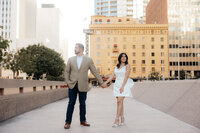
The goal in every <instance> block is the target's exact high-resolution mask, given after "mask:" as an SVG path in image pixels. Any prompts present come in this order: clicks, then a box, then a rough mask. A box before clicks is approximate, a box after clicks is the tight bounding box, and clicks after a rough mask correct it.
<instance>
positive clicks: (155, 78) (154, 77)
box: [149, 72, 161, 80]
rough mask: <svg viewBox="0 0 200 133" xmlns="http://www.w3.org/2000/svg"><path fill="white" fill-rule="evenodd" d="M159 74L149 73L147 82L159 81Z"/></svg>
mask: <svg viewBox="0 0 200 133" xmlns="http://www.w3.org/2000/svg"><path fill="white" fill-rule="evenodd" d="M160 77H161V76H160V73H159V72H151V74H150V75H149V80H159V79H160Z"/></svg>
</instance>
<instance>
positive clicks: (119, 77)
mask: <svg viewBox="0 0 200 133" xmlns="http://www.w3.org/2000/svg"><path fill="white" fill-rule="evenodd" d="M114 73H115V76H116V80H115V83H114V88H113V93H114V96H115V97H120V96H121V97H132V93H131V88H132V87H133V85H134V82H133V80H132V79H130V78H128V80H127V82H126V84H125V86H124V91H123V92H122V93H120V88H121V86H122V84H123V82H124V78H125V74H126V66H123V67H122V68H120V69H118V68H117V67H115V70H114Z"/></svg>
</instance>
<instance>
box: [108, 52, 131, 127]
mask: <svg viewBox="0 0 200 133" xmlns="http://www.w3.org/2000/svg"><path fill="white" fill-rule="evenodd" d="M129 75H130V65H129V64H128V56H127V54H126V53H121V54H120V55H119V57H118V64H117V66H116V67H115V69H114V72H113V74H112V75H111V76H110V77H109V79H108V80H107V81H106V82H105V83H106V84H107V83H108V82H110V81H111V80H112V79H113V77H114V76H116V80H115V84H114V89H113V92H114V96H115V97H116V99H117V114H116V118H115V121H114V124H113V126H112V127H118V126H123V125H124V98H125V97H132V93H131V88H132V87H133V84H134V83H133V80H131V79H130V78H129Z"/></svg>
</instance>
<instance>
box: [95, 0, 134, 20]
mask: <svg viewBox="0 0 200 133" xmlns="http://www.w3.org/2000/svg"><path fill="white" fill-rule="evenodd" d="M95 15H103V16H118V17H125V16H130V17H132V16H133V0H95Z"/></svg>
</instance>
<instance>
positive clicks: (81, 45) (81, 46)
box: [76, 43, 84, 51]
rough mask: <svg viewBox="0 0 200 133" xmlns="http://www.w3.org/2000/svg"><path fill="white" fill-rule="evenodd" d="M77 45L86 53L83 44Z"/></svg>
mask: <svg viewBox="0 0 200 133" xmlns="http://www.w3.org/2000/svg"><path fill="white" fill-rule="evenodd" d="M76 45H77V46H78V47H79V48H82V49H83V51H84V45H83V44H82V43H76Z"/></svg>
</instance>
